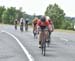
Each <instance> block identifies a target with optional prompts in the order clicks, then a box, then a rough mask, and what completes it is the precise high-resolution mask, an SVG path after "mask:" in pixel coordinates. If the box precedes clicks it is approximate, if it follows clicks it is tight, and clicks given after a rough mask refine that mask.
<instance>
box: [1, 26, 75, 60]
mask: <svg viewBox="0 0 75 61" xmlns="http://www.w3.org/2000/svg"><path fill="white" fill-rule="evenodd" d="M2 31H5V32H9V33H11V34H12V35H14V36H15V37H16V38H17V39H18V40H19V41H20V43H21V44H22V45H23V46H24V48H26V50H27V52H28V53H29V54H30V55H31V56H30V55H29V54H28V55H29V56H30V57H31V59H34V61H75V33H68V32H59V31H54V32H53V33H52V35H51V44H50V47H47V49H46V56H43V55H42V54H41V49H40V48H38V39H34V37H33V34H32V28H30V29H29V30H28V32H26V31H24V32H21V31H20V30H19V27H18V29H17V30H15V29H14V26H12V25H10V26H9V25H0V61H29V57H28V56H27V54H26V53H25V51H24V49H23V48H22V46H20V45H19V43H18V42H17V40H16V39H15V38H13V37H12V36H10V35H8V34H7V33H5V32H2ZM31 59H30V60H31Z"/></svg>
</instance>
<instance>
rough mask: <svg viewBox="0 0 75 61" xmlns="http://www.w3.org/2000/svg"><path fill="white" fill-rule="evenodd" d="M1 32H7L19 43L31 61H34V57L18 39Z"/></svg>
mask: <svg viewBox="0 0 75 61" xmlns="http://www.w3.org/2000/svg"><path fill="white" fill-rule="evenodd" d="M1 32H5V33H7V34H8V35H10V36H12V37H13V38H14V39H15V40H16V41H17V42H18V44H19V45H20V46H21V48H22V49H23V51H24V53H25V54H26V55H27V57H28V59H29V61H34V59H33V57H32V56H31V55H30V54H29V52H28V51H27V49H26V48H25V47H24V46H23V44H22V43H21V42H20V41H19V39H18V38H16V37H15V36H14V35H13V34H11V33H9V32H6V31H1Z"/></svg>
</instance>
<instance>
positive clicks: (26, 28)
mask: <svg viewBox="0 0 75 61" xmlns="http://www.w3.org/2000/svg"><path fill="white" fill-rule="evenodd" d="M28 22H29V19H28V18H27V19H26V20H25V30H26V31H27V30H28Z"/></svg>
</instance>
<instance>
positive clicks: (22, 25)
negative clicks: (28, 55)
mask: <svg viewBox="0 0 75 61" xmlns="http://www.w3.org/2000/svg"><path fill="white" fill-rule="evenodd" d="M28 22H29V19H28V18H27V19H24V18H20V20H17V19H15V21H14V25H15V30H17V25H18V23H19V25H20V30H21V31H24V29H23V28H24V26H25V30H26V31H27V30H28Z"/></svg>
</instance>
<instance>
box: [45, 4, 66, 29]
mask: <svg viewBox="0 0 75 61" xmlns="http://www.w3.org/2000/svg"><path fill="white" fill-rule="evenodd" d="M45 15H46V16H49V17H50V18H51V19H52V21H53V23H54V26H55V28H61V26H62V24H63V22H64V16H65V13H64V11H63V10H62V9H60V8H59V6H58V5H57V4H54V5H49V6H48V7H47V9H46V11H45Z"/></svg>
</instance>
